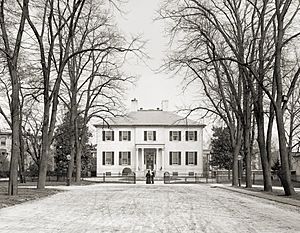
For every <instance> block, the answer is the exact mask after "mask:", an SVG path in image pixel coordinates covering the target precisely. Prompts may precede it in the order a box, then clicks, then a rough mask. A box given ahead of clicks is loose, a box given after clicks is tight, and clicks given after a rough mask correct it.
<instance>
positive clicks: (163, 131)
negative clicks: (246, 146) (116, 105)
mask: <svg viewBox="0 0 300 233" xmlns="http://www.w3.org/2000/svg"><path fill="white" fill-rule="evenodd" d="M132 104H133V106H136V107H135V109H134V110H135V111H132V112H130V113H129V114H128V115H127V116H126V117H116V118H115V119H114V120H113V121H112V122H111V124H110V126H109V127H107V126H103V125H95V126H96V128H97V176H99V175H103V174H106V175H114V174H121V173H122V172H123V170H124V169H125V168H127V170H128V169H130V170H131V171H132V172H135V173H136V176H137V177H144V176H145V174H146V172H147V170H148V169H153V170H155V172H156V176H157V177H161V176H163V174H164V173H165V172H169V173H170V174H173V175H193V174H201V173H202V172H203V128H204V125H203V124H198V123H197V122H195V121H192V120H188V119H183V118H182V117H181V116H179V115H177V114H175V113H173V112H169V111H164V108H163V109H162V110H160V109H157V110H142V109H140V110H137V100H135V99H134V100H132Z"/></svg>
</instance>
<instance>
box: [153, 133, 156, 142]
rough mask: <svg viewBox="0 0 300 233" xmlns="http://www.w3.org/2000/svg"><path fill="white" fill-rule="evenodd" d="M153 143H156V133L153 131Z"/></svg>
mask: <svg viewBox="0 0 300 233" xmlns="http://www.w3.org/2000/svg"><path fill="white" fill-rule="evenodd" d="M153 141H156V131H153Z"/></svg>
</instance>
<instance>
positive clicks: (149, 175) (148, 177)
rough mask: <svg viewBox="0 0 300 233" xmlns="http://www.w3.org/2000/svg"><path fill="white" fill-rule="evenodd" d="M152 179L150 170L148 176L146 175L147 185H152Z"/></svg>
mask: <svg viewBox="0 0 300 233" xmlns="http://www.w3.org/2000/svg"><path fill="white" fill-rule="evenodd" d="M150 179H151V174H150V170H148V172H147V174H146V184H150V183H151V182H150Z"/></svg>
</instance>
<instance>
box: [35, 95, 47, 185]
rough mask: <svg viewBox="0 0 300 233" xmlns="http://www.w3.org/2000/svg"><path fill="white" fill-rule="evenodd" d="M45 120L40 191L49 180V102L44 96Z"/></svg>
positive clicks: (40, 164)
mask: <svg viewBox="0 0 300 233" xmlns="http://www.w3.org/2000/svg"><path fill="white" fill-rule="evenodd" d="M44 101H47V102H45V103H44V119H43V128H42V153H41V157H40V160H39V178H38V183H37V188H38V189H44V188H45V185H46V178H47V162H48V157H49V149H50V145H49V136H48V127H49V109H50V107H49V101H48V100H47V98H46V96H44Z"/></svg>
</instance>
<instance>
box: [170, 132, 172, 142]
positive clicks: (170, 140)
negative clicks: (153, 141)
mask: <svg viewBox="0 0 300 233" xmlns="http://www.w3.org/2000/svg"><path fill="white" fill-rule="evenodd" d="M170 141H172V131H170Z"/></svg>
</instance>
